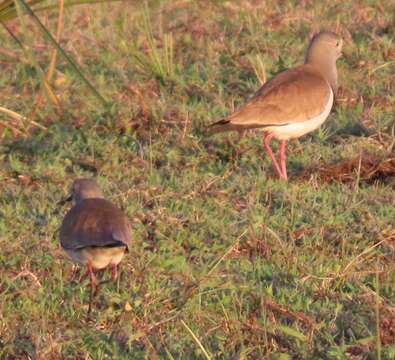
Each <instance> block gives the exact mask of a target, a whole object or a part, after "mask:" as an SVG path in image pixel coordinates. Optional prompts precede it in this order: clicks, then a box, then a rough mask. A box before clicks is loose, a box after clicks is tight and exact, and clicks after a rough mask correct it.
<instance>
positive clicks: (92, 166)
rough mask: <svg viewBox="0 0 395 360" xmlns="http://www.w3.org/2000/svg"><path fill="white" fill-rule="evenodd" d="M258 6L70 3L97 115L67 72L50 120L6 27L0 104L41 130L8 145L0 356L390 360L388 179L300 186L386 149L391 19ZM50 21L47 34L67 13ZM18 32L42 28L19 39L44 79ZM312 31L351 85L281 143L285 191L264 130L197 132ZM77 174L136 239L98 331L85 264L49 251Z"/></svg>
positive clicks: (108, 291) (382, 13)
mask: <svg viewBox="0 0 395 360" xmlns="http://www.w3.org/2000/svg"><path fill="white" fill-rule="evenodd" d="M136 3H138V2H136ZM257 3H259V2H249V1H228V2H217V1H197V2H194V1H186V2H181V1H180V2H173V1H162V2H160V3H159V2H158V3H156V2H150V3H149V6H148V7H147V8H145V7H143V6H139V5H136V4H134V3H128V4H127V5H125V3H113V4H111V5H108V4H100V5H96V6H94V7H87V6H82V7H72V8H68V9H67V10H66V14H65V29H64V31H63V33H62V41H61V44H62V46H64V47H65V49H67V50H68V51H69V52H70V53H71V54H72V55H73V57H74V58H75V59H76V60H77V62H78V63H79V65H80V66H81V68H82V69H83V70H84V75H85V76H86V77H87V78H88V79H89V80H90V81H91V82H92V83H93V84H94V85H95V86H96V88H97V90H98V91H99V92H100V94H102V95H103V96H104V97H105V98H106V99H107V100H108V101H109V102H110V103H111V104H112V105H111V108H110V109H109V110H106V112H102V110H101V109H102V108H101V105H100V103H98V102H97V100H96V98H95V97H94V95H93V94H92V93H90V92H89V89H87V88H86V87H85V86H84V85H83V84H82V83H81V82H80V81H79V79H78V78H77V77H76V75H75V73H73V71H72V70H71V69H70V68H69V66H68V65H67V63H66V62H64V61H63V60H61V59H60V60H59V61H58V64H57V72H56V74H55V79H54V88H55V91H56V94H57V96H58V97H59V99H60V101H61V104H62V107H63V110H64V111H63V114H62V115H59V114H61V112H59V111H57V109H56V108H55V107H53V106H51V107H50V106H39V105H38V104H37V95H38V90H39V89H40V81H41V80H40V74H38V73H37V72H36V71H35V70H34V67H33V65H32V64H31V63H30V62H29V59H26V58H25V57H24V56H23V54H22V52H21V50H20V49H19V48H18V46H17V45H15V44H14V43H13V41H12V39H11V38H10V37H9V36H8V35H7V33H6V32H5V31H4V30H3V29H0V49H6V50H7V53H6V52H4V51H3V52H0V62H1V67H2V71H1V76H0V95H1V97H0V98H1V99H2V102H1V104H0V106H4V107H5V108H7V109H10V110H13V111H16V112H17V113H19V114H21V115H24V116H26V117H27V118H28V119H31V120H35V121H38V122H39V123H41V124H42V125H45V126H46V127H47V128H48V131H44V130H39V129H30V132H29V135H28V136H27V137H26V138H23V137H17V136H14V135H13V134H12V133H11V131H10V130H2V131H3V132H2V142H1V144H0V179H1V181H0V204H1V205H0V249H1V252H0V268H1V271H0V358H2V359H15V358H16V359H28V358H42V359H60V358H64V359H83V358H84V359H85V358H92V359H110V358H112V359H142V358H147V359H206V358H211V359H263V358H267V359H346V358H347V359H348V358H352V359H379V358H380V356H381V359H394V358H395V345H394V342H395V340H394V339H395V335H394V330H393V329H394V328H395V317H394V307H395V286H394V282H395V268H394V264H395V253H394V251H395V243H394V241H395V240H394V237H395V235H394V227H395V226H394V224H395V209H394V206H395V195H394V179H393V177H392V178H388V179H385V180H384V181H382V182H375V183H373V184H368V183H365V182H363V181H361V182H359V181H358V176H357V174H355V181H354V182H352V183H350V184H342V183H338V182H332V183H329V184H328V183H322V182H320V181H319V178H318V176H317V175H316V174H315V173H312V174H311V177H310V178H309V179H308V180H302V179H300V178H299V177H298V174H299V173H300V172H301V171H303V170H304V169H307V168H310V167H312V166H325V164H332V163H335V162H338V161H341V160H345V159H351V158H354V157H356V156H358V155H359V154H360V153H361V152H369V153H374V154H378V155H382V156H386V155H388V153H389V152H390V151H391V150H392V148H391V146H393V141H394V118H395V117H394V115H395V114H394V105H395V98H394V95H393V94H394V90H395V83H394V80H393V79H394V75H395V71H394V69H395V63H394V56H395V48H394V46H395V45H394V35H395V34H394V26H393V25H394V21H395V19H394V17H393V14H394V12H393V9H394V8H393V7H391V4H390V2H378V1H377V2H375V1H366V2H364V3H363V4H356V3H355V4H353V3H351V2H349V3H346V4H344V3H343V2H340V1H334V2H332V3H331V4H329V5H328V4H327V3H326V4H324V2H322V3H321V2H312V3H308V5H306V6H304V5H300V4H299V2H295V1H290V0H288V1H285V2H281V4H278V5H268V4H267V5H260V6H256V4H257ZM254 4H255V6H254ZM306 4H307V3H306ZM39 16H40V18H41V20H42V21H43V22H44V24H46V25H47V26H49V27H50V28H51V29H52V31H54V29H55V26H56V16H53V17H46V16H45V15H44V13H40V14H39ZM26 21H27V24H26V25H27V26H31V28H32V29H35V30H34V31H33V30H32V31H31V32H29V33H24V34H22V33H18V28H19V23H18V22H17V21H16V22H14V23H10V25H11V26H13V30H14V31H15V32H16V33H18V35H19V36H20V38H21V39H22V40H23V41H24V43H25V44H29V45H30V46H31V49H30V50H31V52H32V53H33V54H35V57H36V61H38V62H39V64H40V66H41V67H42V68H43V69H44V70H45V69H47V67H48V64H49V59H50V54H51V50H52V48H51V45H50V44H49V43H47V42H45V39H42V38H41V37H40V35H39V34H40V33H39V31H38V30H37V29H36V28H35V27H34V24H33V23H31V22H30V20H26ZM317 24H321V26H322V27H326V28H331V27H333V26H335V24H338V25H339V31H340V32H341V33H342V35H343V37H344V38H345V41H346V43H345V48H344V57H343V58H342V59H341V60H340V61H339V64H338V71H339V75H340V85H341V87H342V89H341V90H340V93H339V97H338V99H337V105H336V107H335V109H334V111H333V112H332V113H331V115H330V118H329V119H328V121H327V122H326V124H325V125H324V127H323V128H322V129H320V130H319V131H316V132H315V133H313V134H311V135H308V136H306V137H305V138H302V139H300V140H298V141H291V142H290V143H289V148H288V151H289V159H288V169H289V174H290V181H289V182H288V183H284V182H282V181H278V180H277V179H276V178H275V176H274V172H273V169H272V167H271V164H270V161H269V160H268V158H267V157H266V156H265V153H264V151H263V148H262V139H261V138H260V136H259V135H258V134H248V135H247V136H246V137H244V138H242V139H241V140H240V141H239V140H238V139H237V136H234V135H233V134H224V135H222V136H221V135H219V136H215V137H212V138H206V137H205V136H204V126H205V125H207V124H209V123H210V122H212V121H214V120H217V119H220V118H221V117H223V116H225V115H227V114H229V112H230V111H231V109H233V108H235V107H237V106H239V105H240V104H242V103H243V102H244V101H245V100H246V99H248V97H249V96H251V95H252V94H253V92H254V91H255V90H256V89H257V88H258V87H259V83H260V80H258V77H259V78H260V79H261V80H262V79H263V78H264V76H266V78H270V77H271V76H273V75H274V74H276V73H278V72H279V71H281V70H283V69H284V68H288V67H291V66H293V65H295V64H297V63H300V62H302V61H303V56H304V49H305V47H306V42H307V39H308V35H309V32H310V29H312V28H317ZM0 120H2V121H10V119H8V118H7V116H6V115H5V114H2V113H0ZM365 130H367V131H365ZM392 151H393V150H392ZM78 176H97V178H98V181H99V183H100V185H101V186H102V187H103V189H104V192H105V193H106V194H107V195H108V198H109V199H110V200H112V201H114V202H115V203H117V204H119V206H121V207H122V208H123V209H124V210H125V212H126V213H127V215H128V216H129V218H130V221H131V223H132V225H133V229H134V232H133V233H134V248H133V251H132V253H130V254H129V255H128V256H127V257H126V258H125V259H124V261H123V262H122V264H121V267H120V271H121V275H120V279H119V281H118V283H117V284H108V285H105V286H104V287H103V289H102V292H101V293H100V294H99V296H98V298H97V299H96V302H95V306H94V310H93V314H92V319H91V320H90V321H87V320H86V311H87V304H88V299H89V288H88V286H87V285H88V281H87V280H84V281H83V282H80V281H79V278H80V277H81V275H82V273H83V272H84V269H76V270H73V267H72V264H71V262H70V261H69V260H68V259H67V256H66V254H65V253H64V252H63V251H62V250H61V248H60V244H59V238H58V228H59V226H60V223H61V221H62V218H63V216H64V214H65V212H66V211H67V208H66V207H62V208H59V207H58V206H57V205H56V204H57V202H58V201H59V200H61V199H62V198H63V197H64V196H65V195H66V194H67V193H68V190H69V188H70V185H71V183H72V182H73V180H74V179H75V178H76V177H78ZM381 241H382V242H381ZM379 242H381V243H380V244H379V245H377V246H375V245H376V244H378V243H379ZM105 276H108V274H106V275H105ZM391 324H392V325H391Z"/></svg>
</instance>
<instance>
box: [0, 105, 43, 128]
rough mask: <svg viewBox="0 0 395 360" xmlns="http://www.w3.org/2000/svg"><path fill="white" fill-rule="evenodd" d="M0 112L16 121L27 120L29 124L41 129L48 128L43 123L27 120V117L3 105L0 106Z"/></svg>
mask: <svg viewBox="0 0 395 360" xmlns="http://www.w3.org/2000/svg"><path fill="white" fill-rule="evenodd" d="M0 112H2V113H4V114H7V115H9V116H11V117H12V118H13V119H15V120H17V121H21V122H22V121H27V122H29V123H30V124H32V125H34V126H36V127H38V128H40V129H42V130H48V129H47V128H46V127H45V126H44V125H41V124H39V123H38V122H36V121H34V120H29V119H28V118H27V117H25V116H22V115H20V114H18V113H16V112H15V111H12V110H10V109H6V108H4V107H1V106H0Z"/></svg>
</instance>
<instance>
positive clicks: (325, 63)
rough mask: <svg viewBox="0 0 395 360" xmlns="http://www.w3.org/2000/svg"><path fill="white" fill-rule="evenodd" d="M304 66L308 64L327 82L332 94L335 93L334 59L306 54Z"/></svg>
mask: <svg viewBox="0 0 395 360" xmlns="http://www.w3.org/2000/svg"><path fill="white" fill-rule="evenodd" d="M305 64H310V65H312V66H314V68H315V69H316V70H317V71H319V72H320V73H321V75H322V76H323V77H324V78H325V80H326V81H328V83H329V85H330V86H331V88H332V91H333V93H334V94H336V93H337V69H336V59H332V58H330V57H329V56H314V54H310V53H308V54H307V56H306V61H305Z"/></svg>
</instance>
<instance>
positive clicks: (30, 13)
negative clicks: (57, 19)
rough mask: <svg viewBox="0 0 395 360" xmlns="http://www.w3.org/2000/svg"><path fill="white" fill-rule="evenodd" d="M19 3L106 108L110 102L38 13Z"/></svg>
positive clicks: (23, 0) (23, 2) (21, 0)
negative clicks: (61, 44) (63, 47)
mask: <svg viewBox="0 0 395 360" xmlns="http://www.w3.org/2000/svg"><path fill="white" fill-rule="evenodd" d="M16 1H17V2H18V3H20V4H22V5H23V8H24V9H25V11H26V12H27V13H28V14H29V15H30V16H31V18H32V20H33V21H34V22H35V23H36V25H37V26H38V27H39V28H40V30H41V32H42V33H43V34H44V36H45V37H46V38H47V39H48V40H49V42H50V43H51V44H52V45H53V46H54V47H55V48H56V49H57V50H58V51H59V52H60V53H61V54H62V56H63V57H64V58H65V59H66V60H67V62H68V63H69V65H70V66H71V67H72V68H73V70H74V71H75V73H76V74H77V75H78V77H79V78H80V80H82V82H83V83H84V84H85V85H86V86H87V87H88V88H89V89H90V90H91V91H92V93H93V94H95V96H96V97H97V98H98V99H99V100H100V102H101V103H102V104H103V105H104V107H105V108H107V106H108V103H107V101H106V100H105V99H104V98H103V96H101V95H100V93H99V92H98V91H97V90H96V89H95V87H94V86H93V85H92V84H91V83H90V82H89V81H88V80H87V78H86V77H85V76H84V74H83V73H82V72H81V70H80V69H79V68H78V66H77V65H76V63H75V62H74V60H73V59H72V58H71V57H70V56H69V55H68V54H67V53H66V52H65V51H64V50H63V49H62V48H61V47H60V45H59V44H58V43H57V42H56V40H55V39H54V38H53V36H52V35H51V33H50V32H48V30H47V29H46V28H45V26H44V25H43V24H42V22H41V21H40V19H39V18H38V17H37V15H36V14H35V13H34V12H33V11H32V9H31V8H30V6H29V5H28V4H26V2H25V0H16Z"/></svg>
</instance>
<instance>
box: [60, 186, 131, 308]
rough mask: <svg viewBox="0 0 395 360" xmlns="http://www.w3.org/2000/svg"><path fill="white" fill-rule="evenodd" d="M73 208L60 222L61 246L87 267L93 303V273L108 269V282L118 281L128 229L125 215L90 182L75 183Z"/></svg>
mask: <svg viewBox="0 0 395 360" xmlns="http://www.w3.org/2000/svg"><path fill="white" fill-rule="evenodd" d="M68 200H73V202H74V203H75V205H74V206H73V207H72V208H71V209H70V210H69V212H68V213H67V214H66V216H65V217H64V219H63V223H62V226H61V228H60V244H61V246H62V248H63V249H64V250H65V251H66V252H67V254H68V255H69V256H70V257H71V259H72V260H73V261H75V262H77V263H79V264H82V265H86V266H87V274H89V276H90V281H91V293H90V300H89V309H88V313H90V311H91V305H92V299H93V297H94V296H95V295H96V293H97V291H98V289H99V285H100V284H102V283H103V282H102V283H98V281H97V279H96V276H95V272H94V271H95V270H100V269H104V268H107V267H110V268H111V270H112V274H111V279H112V280H113V281H115V280H116V279H117V274H118V272H117V267H118V264H119V263H120V261H121V260H122V258H123V256H124V254H125V252H127V251H128V250H129V248H130V246H131V238H132V236H131V227H130V224H129V222H128V219H127V217H126V216H125V214H124V213H123V212H122V211H121V210H120V209H119V208H118V207H116V206H115V205H114V204H112V203H111V202H110V201H108V200H105V199H104V196H103V193H102V191H101V189H100V187H99V186H98V185H97V183H96V182H95V181H94V180H92V179H77V180H75V181H74V183H73V186H72V190H71V195H70V197H69V198H68V199H66V200H65V201H68Z"/></svg>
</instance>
